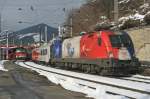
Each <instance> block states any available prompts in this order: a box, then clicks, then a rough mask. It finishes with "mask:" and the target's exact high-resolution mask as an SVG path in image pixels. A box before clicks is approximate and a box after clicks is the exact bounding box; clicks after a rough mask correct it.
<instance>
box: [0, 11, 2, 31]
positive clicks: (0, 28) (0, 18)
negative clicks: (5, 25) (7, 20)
mask: <svg viewBox="0 0 150 99" xmlns="http://www.w3.org/2000/svg"><path fill="white" fill-rule="evenodd" d="M1 32H2V16H1V12H0V33H1Z"/></svg>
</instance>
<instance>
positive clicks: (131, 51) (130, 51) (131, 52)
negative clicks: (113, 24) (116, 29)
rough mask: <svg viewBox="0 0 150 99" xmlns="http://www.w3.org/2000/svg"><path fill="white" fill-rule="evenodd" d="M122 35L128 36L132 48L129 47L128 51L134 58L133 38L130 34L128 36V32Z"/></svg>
mask: <svg viewBox="0 0 150 99" xmlns="http://www.w3.org/2000/svg"><path fill="white" fill-rule="evenodd" d="M122 33H123V34H124V36H126V37H127V39H128V40H129V41H130V47H128V48H127V49H128V51H129V53H130V55H131V57H134V54H135V49H134V45H133V42H132V39H131V37H130V36H129V34H128V33H127V32H125V31H122Z"/></svg>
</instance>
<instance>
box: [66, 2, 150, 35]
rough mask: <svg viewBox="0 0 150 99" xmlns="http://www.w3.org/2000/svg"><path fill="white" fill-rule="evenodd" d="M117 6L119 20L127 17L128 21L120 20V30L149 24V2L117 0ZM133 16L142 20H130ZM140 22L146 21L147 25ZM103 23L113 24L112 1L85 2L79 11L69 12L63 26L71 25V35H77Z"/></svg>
mask: <svg viewBox="0 0 150 99" xmlns="http://www.w3.org/2000/svg"><path fill="white" fill-rule="evenodd" d="M118 4H119V18H120V19H121V18H122V17H123V18H124V17H129V18H128V19H127V18H126V19H125V18H124V19H123V20H120V23H119V24H120V29H126V28H130V27H134V26H137V25H139V24H140V25H141V24H142V23H144V24H149V23H150V14H149V13H148V11H150V6H149V4H150V1H149V0H145V1H144V0H119V2H118ZM142 6H144V7H142ZM135 14H136V16H135V17H137V14H138V15H141V16H142V15H143V16H144V17H143V19H140V18H137V19H135V18H132V16H133V15H135ZM130 16H131V18H130ZM142 20H144V21H145V20H146V22H147V23H145V22H144V21H142ZM104 21H107V22H110V24H111V23H113V22H114V0H87V3H86V4H84V5H82V6H81V7H80V8H79V9H72V10H71V11H70V13H69V14H68V18H67V20H66V22H65V24H68V25H71V23H72V28H73V30H72V31H73V35H79V33H80V32H82V31H86V32H89V31H93V30H94V29H95V25H96V24H99V23H102V22H104ZM122 24H124V25H122ZM69 32H70V31H69Z"/></svg>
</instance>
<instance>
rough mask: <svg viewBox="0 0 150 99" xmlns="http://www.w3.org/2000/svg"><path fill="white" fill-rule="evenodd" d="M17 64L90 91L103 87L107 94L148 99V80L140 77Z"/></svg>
mask: <svg viewBox="0 0 150 99" xmlns="http://www.w3.org/2000/svg"><path fill="white" fill-rule="evenodd" d="M17 64H18V65H21V66H24V67H27V68H31V69H32V70H35V71H38V72H42V73H45V74H47V75H55V76H56V77H57V78H58V79H60V80H66V79H67V78H72V79H74V81H76V82H78V84H79V85H82V86H87V87H90V88H92V89H96V88H97V87H98V86H101V87H104V88H105V89H106V92H107V93H109V94H110V93H111V94H117V95H122V96H125V97H128V98H132V99H134V98H136V99H140V98H142V97H146V98H144V99H150V89H148V88H150V80H149V79H146V80H144V79H142V77H141V79H138V78H137V77H129V78H109V77H102V76H96V75H89V74H83V73H76V72H72V71H66V70H60V69H55V68H51V67H46V66H41V65H38V64H35V63H31V62H25V63H24V62H18V63H17ZM139 78H140V77H139ZM142 99H143V98H142Z"/></svg>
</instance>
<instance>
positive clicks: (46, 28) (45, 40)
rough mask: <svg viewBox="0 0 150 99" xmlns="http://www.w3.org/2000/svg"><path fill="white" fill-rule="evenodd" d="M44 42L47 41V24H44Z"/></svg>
mask: <svg viewBox="0 0 150 99" xmlns="http://www.w3.org/2000/svg"><path fill="white" fill-rule="evenodd" d="M45 42H46V43H47V26H45Z"/></svg>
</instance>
